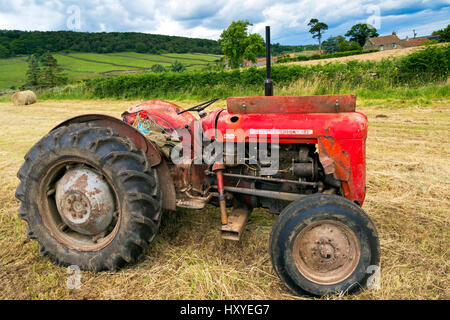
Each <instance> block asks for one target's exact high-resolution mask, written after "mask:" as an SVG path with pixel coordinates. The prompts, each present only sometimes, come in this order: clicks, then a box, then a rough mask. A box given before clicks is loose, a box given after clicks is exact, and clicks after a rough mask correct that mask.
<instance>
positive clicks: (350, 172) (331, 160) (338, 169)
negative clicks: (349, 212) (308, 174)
mask: <svg viewBox="0 0 450 320" xmlns="http://www.w3.org/2000/svg"><path fill="white" fill-rule="evenodd" d="M317 142H318V143H317V145H318V151H319V159H320V162H321V163H322V166H323V168H324V171H325V174H333V176H334V178H335V179H337V180H341V181H342V188H343V189H344V195H345V197H346V198H347V199H349V200H351V201H356V202H358V204H359V205H362V204H363V202H364V198H365V194H366V152H365V151H366V150H365V140H337V139H335V138H334V137H329V136H320V137H318V139H317Z"/></svg>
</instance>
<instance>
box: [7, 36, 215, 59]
mask: <svg viewBox="0 0 450 320" xmlns="http://www.w3.org/2000/svg"><path fill="white" fill-rule="evenodd" d="M0 46H2V47H3V50H0V54H1V55H2V56H0V58H7V57H13V56H17V55H29V54H33V53H38V54H41V53H43V52H45V51H50V52H60V51H72V52H95V53H115V52H125V51H133V52H139V53H152V54H158V53H167V52H174V53H190V52H199V53H209V54H221V53H222V51H221V49H220V46H219V44H218V43H217V41H214V40H207V39H196V38H186V37H176V36H165V35H157V34H148V33H138V32H108V33H107V32H101V33H88V32H73V31H18V30H0Z"/></svg>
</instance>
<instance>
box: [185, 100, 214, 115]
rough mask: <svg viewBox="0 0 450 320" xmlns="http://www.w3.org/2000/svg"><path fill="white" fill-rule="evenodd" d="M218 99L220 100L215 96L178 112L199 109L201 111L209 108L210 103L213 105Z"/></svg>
mask: <svg viewBox="0 0 450 320" xmlns="http://www.w3.org/2000/svg"><path fill="white" fill-rule="evenodd" d="M217 100H220V98H215V99H212V100H209V101H206V102H203V103H201V104H198V105H196V106H193V107H191V108H189V109H186V110H183V111H181V112H178V114H182V113H185V112H189V111H197V112H199V113H200V112H202V111H203V110H205V109H206V108H208V107H209V106H210V105H212V104H213V103H214V102H216V101H217Z"/></svg>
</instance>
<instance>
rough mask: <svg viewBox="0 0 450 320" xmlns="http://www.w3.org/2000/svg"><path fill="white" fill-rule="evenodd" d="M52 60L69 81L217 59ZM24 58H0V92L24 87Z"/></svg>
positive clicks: (121, 56) (130, 55) (129, 56)
mask: <svg viewBox="0 0 450 320" xmlns="http://www.w3.org/2000/svg"><path fill="white" fill-rule="evenodd" d="M54 57H55V58H56V59H57V60H58V63H59V65H60V66H61V67H62V68H63V69H64V71H65V73H66V74H67V75H68V76H69V79H70V81H71V82H76V81H79V80H83V79H89V78H96V77H101V76H105V75H117V74H123V73H136V72H143V71H146V70H148V69H149V68H151V67H152V66H153V65H155V64H157V63H159V64H162V65H163V66H165V67H170V65H171V64H172V63H173V62H175V61H176V60H179V61H180V62H181V63H183V64H184V65H185V66H186V67H187V69H188V70H191V71H193V70H201V69H204V68H206V67H207V66H208V65H214V64H216V61H217V60H218V59H220V56H216V55H210V54H195V53H190V54H189V53H186V54H176V53H173V54H164V55H155V54H142V53H135V52H121V53H111V54H96V53H70V54H63V53H56V54H54ZM26 59H27V57H18V58H10V59H0V90H2V89H6V88H9V87H10V86H15V87H18V86H21V85H23V84H25V82H26V81H25V79H26V72H27V68H28V64H27V62H26Z"/></svg>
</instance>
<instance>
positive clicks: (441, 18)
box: [0, 0, 450, 44]
mask: <svg viewBox="0 0 450 320" xmlns="http://www.w3.org/2000/svg"><path fill="white" fill-rule="evenodd" d="M72 5H76V6H79V7H80V12H81V30H82V31H90V32H95V31H136V32H149V33H159V34H166V35H179V36H188V37H196V38H209V39H217V38H218V37H219V36H220V33H221V32H222V30H223V29H224V28H226V27H227V26H228V25H229V24H230V23H231V22H232V21H235V20H238V19H248V20H249V21H251V22H253V23H254V26H253V27H252V28H251V31H252V32H258V33H260V34H262V35H263V34H264V27H265V26H266V25H271V26H272V40H273V42H280V43H285V44H305V43H312V42H313V40H312V39H311V35H310V34H309V33H308V29H309V28H308V26H307V23H308V21H309V19H311V18H318V19H320V20H321V21H324V22H326V23H327V24H328V25H329V30H328V31H327V33H326V35H325V37H328V36H331V35H334V36H335V35H338V34H344V33H345V32H346V31H347V30H348V29H349V28H350V27H351V26H352V25H353V24H355V23H359V22H365V21H366V19H367V18H368V17H369V16H370V15H371V13H370V12H368V8H370V6H373V5H376V6H377V8H379V9H380V12H381V15H382V19H381V22H382V24H381V30H380V33H382V34H386V33H390V32H391V31H392V30H393V29H396V30H398V31H399V33H401V32H404V33H406V32H407V30H409V29H412V28H415V29H416V30H418V31H419V32H420V33H421V34H426V33H430V32H431V31H433V30H435V29H439V28H442V27H444V26H445V25H446V24H447V23H448V16H449V15H448V13H449V11H448V8H450V0H433V1H431V0H385V1H381V0H360V1H354V0H353V1H352V0H328V1H317V0H215V1H211V0H134V1H126V0H79V1H69V0H16V1H10V0H0V29H21V30H61V29H66V25H67V23H66V20H67V19H68V14H67V13H66V10H67V8H68V7H69V6H72Z"/></svg>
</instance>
